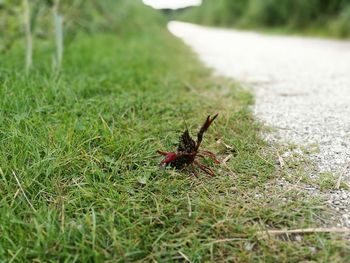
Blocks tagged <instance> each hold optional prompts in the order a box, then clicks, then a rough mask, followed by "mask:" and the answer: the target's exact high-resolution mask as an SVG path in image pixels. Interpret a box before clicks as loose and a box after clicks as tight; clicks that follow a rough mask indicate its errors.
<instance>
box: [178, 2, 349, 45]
mask: <svg viewBox="0 0 350 263" xmlns="http://www.w3.org/2000/svg"><path fill="white" fill-rule="evenodd" d="M173 16H174V17H176V16H177V18H176V19H178V20H183V21H188V22H193V23H199V24H204V25H209V26H220V27H235V28H240V29H249V30H259V31H262V32H268V33H278V34H298V35H299V34H301V35H310V36H318V37H334V38H348V37H349V35H350V26H349V25H350V23H349V22H350V6H349V3H348V2H347V1H343V0H330V1H325V0H313V1H295V0H285V1H282V2H281V1H278V0H267V1H260V0H243V1H241V0H236V1H231V0H217V1H211V0H205V1H203V4H202V5H201V6H199V7H193V8H188V9H186V10H184V11H179V12H174V14H173Z"/></svg>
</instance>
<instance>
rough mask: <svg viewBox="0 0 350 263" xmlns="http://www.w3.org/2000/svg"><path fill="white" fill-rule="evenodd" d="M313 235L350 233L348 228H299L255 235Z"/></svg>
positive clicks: (262, 232)
mask: <svg viewBox="0 0 350 263" xmlns="http://www.w3.org/2000/svg"><path fill="white" fill-rule="evenodd" d="M313 233H350V228H339V227H333V228H300V229H289V230H288V229H284V230H283V229H282V230H279V229H274V230H264V231H259V232H258V233H257V234H258V235H260V236H278V235H288V234H313Z"/></svg>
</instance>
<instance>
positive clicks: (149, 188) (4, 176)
mask: <svg viewBox="0 0 350 263" xmlns="http://www.w3.org/2000/svg"><path fill="white" fill-rule="evenodd" d="M37 44H38V45H41V49H36V50H41V51H40V52H37V54H36V56H35V62H36V65H35V66H36V67H35V69H34V70H33V71H32V73H31V74H30V75H29V76H25V75H24V74H23V69H22V67H23V65H22V64H23V63H22V62H23V59H22V58H23V50H22V49H21V48H20V47H17V48H14V49H13V50H12V52H10V53H8V54H6V55H1V57H0V60H1V61H2V65H1V66H0V85H1V86H0V195H1V200H0V261H5V262H7V261H11V262H26V261H27V262H31V261H35V262H73V261H76V262H102V261H107V262H116V261H117V262H129V261H136V260H138V261H157V262H171V261H183V260H184V257H187V258H188V259H189V260H190V261H192V262H204V261H213V262H219V261H225V260H227V261H233V262H248V261H249V262H276V261H278V262H298V261H302V260H304V261H306V260H310V261H311V260H317V261H323V262H341V261H343V262H346V261H349V260H350V259H349V249H348V248H347V247H346V243H345V242H344V241H341V240H340V239H339V238H338V237H337V236H332V235H327V234H314V235H313V234H312V235H307V236H303V237H302V238H301V240H296V239H295V238H294V237H293V236H290V237H283V238H281V239H280V238H260V237H259V235H258V234H257V231H260V230H265V229H268V228H272V229H275V228H277V229H282V228H301V227H310V226H317V225H319V223H318V222H319V221H318V218H319V213H320V212H322V211H324V207H323V206H322V205H321V203H320V200H317V198H316V197H312V196H311V197H310V196H308V195H307V193H303V192H302V191H299V190H298V189H297V188H293V187H290V188H288V189H286V188H284V189H282V188H280V187H279V186H278V184H277V183H276V179H278V177H279V173H278V172H277V171H276V168H275V156H274V154H273V153H271V152H270V151H269V150H268V149H269V148H268V146H267V144H266V143H265V142H264V141H263V140H262V139H261V138H260V136H259V132H260V130H261V127H260V125H259V124H257V123H256V122H255V121H254V119H253V118H252V114H251V112H250V110H249V105H250V104H251V103H252V102H253V99H252V97H251V95H250V94H249V93H247V92H246V91H244V90H242V89H241V88H239V87H238V85H236V84H234V83H231V82H229V81H227V80H223V79H214V78H213V77H211V75H210V71H208V70H207V69H205V68H203V67H202V66H201V65H200V64H199V62H198V61H197V59H196V58H195V56H194V54H192V53H191V52H190V51H189V50H188V48H187V47H185V46H184V45H183V44H182V43H180V41H179V40H176V39H175V38H174V37H172V36H170V35H169V34H168V33H167V32H166V31H165V30H163V29H152V31H151V32H147V31H146V30H145V31H142V32H138V31H134V32H129V33H124V34H120V35H113V34H98V35H95V36H87V35H80V36H78V37H77V38H76V39H75V40H74V42H73V43H72V44H71V45H69V46H67V47H66V52H65V57H64V61H63V62H64V63H63V65H62V72H61V73H60V75H59V76H57V75H56V74H52V73H51V65H50V62H51V52H50V49H49V48H48V47H47V46H46V44H45V43H42V44H40V43H37ZM216 112H219V113H220V116H219V118H218V119H217V121H215V123H214V124H213V126H212V127H210V130H209V131H208V133H207V134H206V135H205V140H204V143H203V147H205V148H207V149H210V150H212V151H214V152H216V153H218V157H219V158H220V159H223V158H225V157H226V156H227V155H229V154H232V155H233V157H232V158H231V159H230V160H229V161H228V163H227V167H225V166H216V167H215V171H216V173H217V176H216V177H215V178H210V177H209V176H206V175H205V174H200V176H199V177H198V178H196V177H194V176H191V175H190V173H189V172H188V171H181V172H178V171H175V170H172V169H167V170H163V169H161V168H160V167H159V166H158V163H159V161H160V157H158V156H156V155H155V151H156V150H157V149H163V150H174V149H175V148H176V144H177V140H178V137H179V135H180V134H181V132H182V131H183V130H184V129H185V126H186V124H185V123H187V125H188V126H189V128H190V129H191V131H192V134H195V133H196V131H197V129H198V128H199V127H200V125H201V124H202V122H203V121H204V119H205V117H206V116H207V115H208V114H213V113H216ZM218 139H221V140H222V141H223V142H225V143H226V144H227V145H230V146H231V147H232V148H233V150H230V149H228V148H226V147H225V146H224V145H223V144H218V143H216V141H217V140H218ZM14 175H16V176H17V178H18V180H19V182H20V185H21V187H23V189H24V191H25V193H26V196H27V197H28V201H27V200H26V198H25V196H24V195H23V193H22V192H21V190H20V186H19V184H18V183H17V182H16V178H15V176H14ZM296 179H297V178H296ZM291 181H292V179H291ZM30 204H31V205H32V206H33V209H32V208H31V206H30ZM316 214H317V216H316Z"/></svg>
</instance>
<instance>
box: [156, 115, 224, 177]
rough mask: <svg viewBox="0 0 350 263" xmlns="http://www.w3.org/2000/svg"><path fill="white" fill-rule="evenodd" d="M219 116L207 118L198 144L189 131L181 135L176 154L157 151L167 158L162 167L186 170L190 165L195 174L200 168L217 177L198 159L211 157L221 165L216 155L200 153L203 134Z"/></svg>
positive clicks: (198, 138) (200, 132)
mask: <svg viewBox="0 0 350 263" xmlns="http://www.w3.org/2000/svg"><path fill="white" fill-rule="evenodd" d="M218 115H219V114H218V113H217V114H215V115H214V117H212V118H210V116H208V117H207V119H206V121H205V122H204V124H203V126H202V128H201V129H200V130H199V132H198V134H197V142H195V141H194V140H193V139H192V138H191V136H190V134H189V132H188V129H186V130H185V131H184V133H183V134H182V135H181V137H180V140H179V145H178V148H177V151H176V152H163V151H159V150H158V151H157V153H158V154H160V155H163V156H165V159H164V160H163V161H162V162H161V163H160V165H161V166H168V165H170V166H171V167H174V168H176V169H178V170H180V169H182V168H184V167H185V166H188V165H190V166H191V167H192V169H193V172H194V174H195V175H196V172H195V166H197V167H199V169H201V170H202V171H204V172H205V173H207V174H209V175H211V176H215V173H214V171H213V170H212V169H211V168H209V167H207V166H205V165H203V164H201V163H200V162H199V161H198V160H196V157H197V156H198V157H201V158H205V157H209V158H211V159H212V160H213V161H214V162H215V163H220V161H218V160H217V159H216V157H215V154H214V153H212V152H210V151H207V150H202V151H199V146H200V145H201V142H202V140H203V134H204V133H205V132H206V131H207V130H208V128H209V126H210V125H211V124H212V122H213V121H214V120H215V119H216V117H217V116H218ZM196 176H197V175H196Z"/></svg>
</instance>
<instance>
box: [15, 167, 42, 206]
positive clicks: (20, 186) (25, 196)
mask: <svg viewBox="0 0 350 263" xmlns="http://www.w3.org/2000/svg"><path fill="white" fill-rule="evenodd" d="M12 174H13V176H14V177H15V179H16V182H17V184H18V186H19V188H20V189H21V191H22V193H23V195H24V198H25V199H26V200H27V202H28V204H29V206H30V207H31V208H32V209H33V211H34V212H36V210H35V208H34V206H33V205H32V203H31V202H30V201H29V199H28V197H27V195H26V193H25V192H24V189H23V188H22V185H21V183H20V182H19V180H18V178H17V176H16V173H15V171H12Z"/></svg>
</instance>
